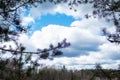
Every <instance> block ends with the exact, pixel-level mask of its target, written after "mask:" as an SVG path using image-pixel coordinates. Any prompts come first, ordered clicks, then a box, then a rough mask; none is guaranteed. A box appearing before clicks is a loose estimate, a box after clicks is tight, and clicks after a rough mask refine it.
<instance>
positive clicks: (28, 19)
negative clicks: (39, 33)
mask: <svg viewBox="0 0 120 80" xmlns="http://www.w3.org/2000/svg"><path fill="white" fill-rule="evenodd" d="M30 23H34V19H33V18H32V17H30V16H27V17H23V18H22V22H21V24H22V25H23V26H27V25H28V24H30Z"/></svg>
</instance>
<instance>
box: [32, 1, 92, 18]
mask: <svg viewBox="0 0 120 80" xmlns="http://www.w3.org/2000/svg"><path fill="white" fill-rule="evenodd" d="M88 7H89V8H88ZM75 9H76V10H77V11H74V10H75ZM92 9H93V8H92V5H91V4H81V5H78V6H73V8H72V9H70V6H68V3H61V4H57V5H55V4H54V3H50V2H46V3H42V4H40V5H39V6H37V7H32V8H31V9H30V14H31V16H33V17H38V16H41V15H45V14H56V13H60V14H66V15H68V16H73V17H74V18H76V19H78V18H81V17H84V15H85V14H87V13H92Z"/></svg>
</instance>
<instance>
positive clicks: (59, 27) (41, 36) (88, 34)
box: [20, 4, 120, 68]
mask: <svg viewBox="0 0 120 80" xmlns="http://www.w3.org/2000/svg"><path fill="white" fill-rule="evenodd" d="M46 5H47V6H48V4H46ZM46 5H45V4H44V5H41V6H40V7H38V8H32V9H28V10H27V11H26V12H25V14H24V16H25V17H26V19H25V22H29V24H31V23H32V28H33V34H31V37H30V36H28V35H25V34H24V35H22V36H21V38H20V41H21V42H22V43H23V44H24V45H25V46H27V47H28V48H27V50H29V51H33V50H35V49H36V48H46V47H48V46H49V44H51V43H53V44H54V45H56V44H57V42H60V41H62V40H63V39H64V38H67V40H68V41H69V42H70V43H71V46H70V47H68V48H66V49H64V50H63V52H64V55H62V56H61V57H57V58H55V59H54V60H53V61H49V60H45V61H44V60H43V63H44V64H49V65H56V64H58V65H66V66H67V67H72V66H73V67H75V66H76V68H94V65H95V64H96V63H101V64H102V66H103V67H104V68H117V67H116V66H117V65H118V64H119V63H120V59H119V57H118V56H119V55H120V52H119V50H120V47H119V46H117V45H115V44H112V43H110V42H108V41H107V40H106V38H105V36H103V35H102V34H101V33H102V32H101V28H103V27H106V28H108V27H109V29H113V28H111V27H110V26H112V27H113V26H114V25H113V24H112V23H107V22H105V21H104V20H98V19H95V18H90V19H85V18H84V17H83V15H84V14H85V13H86V12H87V11H90V8H89V10H88V7H87V8H86V9H85V7H79V8H78V11H77V12H74V11H72V10H69V8H67V7H66V5H49V6H48V7H46ZM89 7H90V6H89ZM40 62H42V61H40ZM84 65H86V66H84Z"/></svg>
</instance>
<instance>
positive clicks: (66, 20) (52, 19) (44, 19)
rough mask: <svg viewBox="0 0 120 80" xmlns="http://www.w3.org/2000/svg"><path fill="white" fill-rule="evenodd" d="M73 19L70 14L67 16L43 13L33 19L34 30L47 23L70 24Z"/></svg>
mask: <svg viewBox="0 0 120 80" xmlns="http://www.w3.org/2000/svg"><path fill="white" fill-rule="evenodd" d="M74 20H75V19H74V18H73V17H72V16H67V15H65V14H59V13H57V14H55V15H52V14H47V15H43V16H41V17H40V18H37V19H35V24H34V27H35V30H39V29H41V28H42V27H44V26H47V25H49V24H55V25H61V26H70V24H71V23H72V22H73V21H74Z"/></svg>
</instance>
